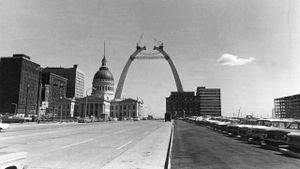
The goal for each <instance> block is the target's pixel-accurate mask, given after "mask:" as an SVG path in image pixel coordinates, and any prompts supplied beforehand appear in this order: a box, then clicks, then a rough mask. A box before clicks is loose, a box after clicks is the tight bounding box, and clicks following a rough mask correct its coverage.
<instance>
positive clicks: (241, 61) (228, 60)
mask: <svg viewBox="0 0 300 169" xmlns="http://www.w3.org/2000/svg"><path fill="white" fill-rule="evenodd" d="M254 60H255V58H253V57H250V58H248V59H245V58H240V57H238V56H235V55H231V54H226V53H225V54H223V55H222V56H221V57H220V58H219V59H218V63H219V64H221V65H225V66H240V65H245V64H247V63H250V62H252V61H254Z"/></svg>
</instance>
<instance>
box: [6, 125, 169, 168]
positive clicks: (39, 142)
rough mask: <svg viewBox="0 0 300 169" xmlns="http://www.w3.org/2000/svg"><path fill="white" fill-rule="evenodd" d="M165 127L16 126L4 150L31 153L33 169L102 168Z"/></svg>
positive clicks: (8, 136)
mask: <svg viewBox="0 0 300 169" xmlns="http://www.w3.org/2000/svg"><path fill="white" fill-rule="evenodd" d="M163 125H165V122H163V121H138V122H133V121H125V122H108V123H101V122H100V123H85V124H80V123H70V124H49V125H47V124H41V125H32V126H20V127H18V126H15V127H11V128H10V129H9V130H7V131H4V132H1V133H0V136H1V137H0V151H1V152H4V151H5V152H7V151H8V152H18V151H25V152H28V158H27V165H29V168H52V169H53V168H72V169H76V168H101V167H103V166H105V165H106V164H108V163H109V162H111V161H112V160H114V159H115V158H117V157H118V156H120V155H121V154H122V153H124V152H126V151H127V150H130V149H131V148H132V147H134V145H136V144H138V143H139V142H141V141H142V140H143V139H145V138H146V137H147V136H149V135H151V133H155V132H156V131H157V130H159V129H160V128H161V127H162V126H163ZM168 138H169V136H168ZM149 141H151V140H149ZM153 141H154V140H153ZM166 142H168V140H167V141H166ZM163 160H165V159H163Z"/></svg>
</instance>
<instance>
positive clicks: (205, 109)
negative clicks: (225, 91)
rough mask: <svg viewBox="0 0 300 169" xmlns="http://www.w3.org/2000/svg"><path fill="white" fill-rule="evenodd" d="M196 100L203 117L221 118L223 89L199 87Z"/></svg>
mask: <svg viewBox="0 0 300 169" xmlns="http://www.w3.org/2000/svg"><path fill="white" fill-rule="evenodd" d="M195 99H197V100H198V102H199V104H200V109H199V112H200V114H201V115H211V116H221V89H217V88H205V87H197V92H196V97H195Z"/></svg>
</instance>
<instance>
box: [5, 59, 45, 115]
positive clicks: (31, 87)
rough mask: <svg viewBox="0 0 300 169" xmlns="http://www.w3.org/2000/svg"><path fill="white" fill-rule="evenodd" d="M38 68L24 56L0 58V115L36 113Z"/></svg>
mask: <svg viewBox="0 0 300 169" xmlns="http://www.w3.org/2000/svg"><path fill="white" fill-rule="evenodd" d="M39 67H40V65H39V64H37V63H34V62H32V61H30V57H29V56H26V55H24V54H14V55H13V56H12V57H2V58H1V61H0V113H11V114H14V113H18V114H24V115H26V116H27V115H34V114H36V113H37V112H36V111H37V110H38V108H37V105H38V102H37V101H38V91H39Z"/></svg>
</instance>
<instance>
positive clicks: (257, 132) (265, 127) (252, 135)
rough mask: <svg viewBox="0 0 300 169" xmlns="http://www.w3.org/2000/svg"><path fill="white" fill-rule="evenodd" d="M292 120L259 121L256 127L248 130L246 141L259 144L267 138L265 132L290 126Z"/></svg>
mask: <svg viewBox="0 0 300 169" xmlns="http://www.w3.org/2000/svg"><path fill="white" fill-rule="evenodd" d="M291 122H292V120H289V119H261V120H258V122H257V125H256V126H253V127H252V128H251V129H250V130H249V134H248V141H249V142H250V143H255V144H261V142H263V140H264V138H265V137H266V136H267V131H269V130H273V129H274V128H281V129H284V128H286V127H287V126H288V125H289V124H291Z"/></svg>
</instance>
